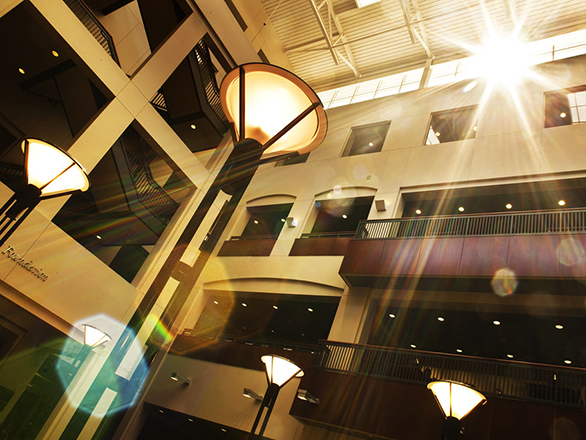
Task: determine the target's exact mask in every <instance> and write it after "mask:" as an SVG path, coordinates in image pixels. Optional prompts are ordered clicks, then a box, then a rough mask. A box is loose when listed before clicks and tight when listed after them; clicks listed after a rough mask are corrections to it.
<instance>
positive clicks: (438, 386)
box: [427, 381, 486, 420]
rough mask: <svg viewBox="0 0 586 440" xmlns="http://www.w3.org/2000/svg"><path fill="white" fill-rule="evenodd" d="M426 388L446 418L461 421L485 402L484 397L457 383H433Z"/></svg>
mask: <svg viewBox="0 0 586 440" xmlns="http://www.w3.org/2000/svg"><path fill="white" fill-rule="evenodd" d="M427 388H428V389H430V390H431V392H432V393H433V395H434V396H435V398H436V400H437V402H438V404H439V406H440V408H441V410H442V412H443V413H444V416H445V417H446V418H447V417H454V418H456V419H458V420H461V419H463V418H464V417H466V416H467V415H468V414H469V413H470V412H471V411H472V410H473V409H474V408H476V407H477V406H478V405H481V404H484V403H485V402H486V397H484V396H483V395H482V394H480V393H479V392H478V391H476V390H475V389H472V388H470V387H468V386H466V385H463V384H460V383H457V382H450V381H434V382H430V383H429V384H428V385H427Z"/></svg>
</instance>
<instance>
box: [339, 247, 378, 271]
mask: <svg viewBox="0 0 586 440" xmlns="http://www.w3.org/2000/svg"><path fill="white" fill-rule="evenodd" d="M384 244H385V240H352V241H351V242H350V245H349V246H348V252H347V253H346V256H345V258H344V260H343V261H342V266H341V267H340V274H342V275H344V274H362V275H376V273H377V268H378V264H379V260H380V257H381V253H382V251H383V246H384Z"/></svg>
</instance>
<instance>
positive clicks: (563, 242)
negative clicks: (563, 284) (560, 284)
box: [558, 234, 586, 278]
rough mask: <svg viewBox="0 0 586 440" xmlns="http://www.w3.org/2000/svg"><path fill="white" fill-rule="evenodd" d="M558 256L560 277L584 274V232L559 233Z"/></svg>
mask: <svg viewBox="0 0 586 440" xmlns="http://www.w3.org/2000/svg"><path fill="white" fill-rule="evenodd" d="M558 256H559V259H560V275H561V276H562V277H580V278H582V277H584V276H585V275H586V234H574V235H560V245H559V251H558Z"/></svg>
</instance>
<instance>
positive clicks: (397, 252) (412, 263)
mask: <svg viewBox="0 0 586 440" xmlns="http://www.w3.org/2000/svg"><path fill="white" fill-rule="evenodd" d="M422 242H423V240H417V239H409V240H385V241H384V247H383V251H382V253H381V258H380V260H379V263H378V267H377V269H376V273H377V275H389V276H391V275H402V274H413V273H415V272H416V270H417V265H418V263H419V253H420V251H421V244H422ZM358 258H361V257H360V256H358Z"/></svg>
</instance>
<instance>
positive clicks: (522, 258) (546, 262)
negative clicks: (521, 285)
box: [507, 235, 560, 277]
mask: <svg viewBox="0 0 586 440" xmlns="http://www.w3.org/2000/svg"><path fill="white" fill-rule="evenodd" d="M559 243H560V236H559V235H516V236H511V238H510V242H509V258H508V262H507V263H508V264H507V267H508V268H509V269H511V270H512V271H513V272H515V275H517V277H559V276H560V262H559V256H558V247H559Z"/></svg>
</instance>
